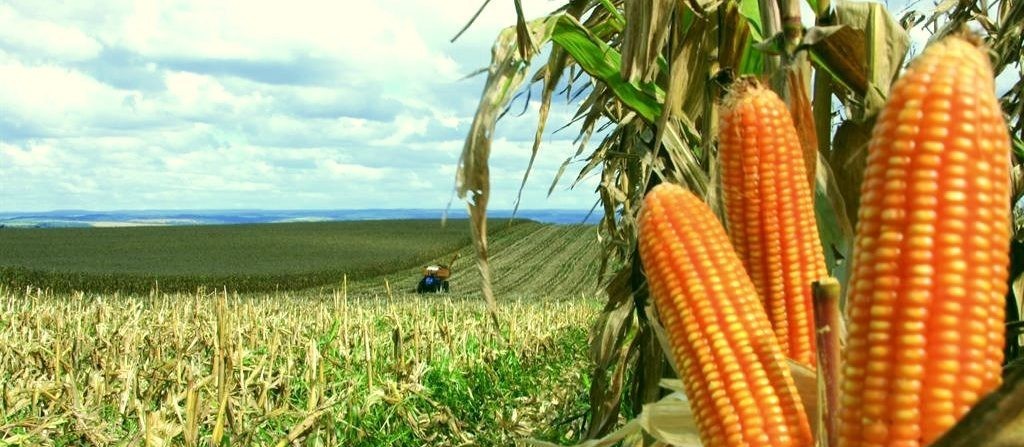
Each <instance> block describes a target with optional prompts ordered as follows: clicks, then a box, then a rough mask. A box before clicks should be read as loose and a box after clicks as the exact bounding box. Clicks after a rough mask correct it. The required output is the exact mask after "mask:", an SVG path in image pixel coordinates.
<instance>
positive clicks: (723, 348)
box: [639, 184, 812, 447]
mask: <svg viewBox="0 0 1024 447" xmlns="http://www.w3.org/2000/svg"><path fill="white" fill-rule="evenodd" d="M639 232H640V239H639V240H640V256H641V259H642V261H643V265H644V269H645V271H646V273H647V277H648V284H649V286H650V288H651V294H652V296H653V298H654V302H655V305H656V306H657V309H658V313H659V315H660V318H661V320H662V322H663V323H664V325H665V328H666V330H667V331H668V337H669V342H670V344H671V348H672V351H673V353H674V355H675V362H676V366H677V370H678V371H679V374H680V376H681V379H682V381H683V385H684V386H685V389H686V394H687V396H688V397H689V399H690V405H691V406H692V408H693V413H694V417H695V419H696V422H697V426H698V428H699V431H700V437H701V441H702V442H703V443H704V445H705V446H707V447H724V446H764V445H772V446H778V447H785V446H809V445H810V444H811V442H812V441H811V432H810V428H809V425H808V421H807V417H806V415H805V414H804V409H803V405H802V403H801V401H800V397H799V395H798V394H797V392H796V387H795V386H794V383H793V378H792V376H791V375H790V372H789V367H788V365H787V363H786V359H785V356H784V354H783V352H782V349H781V347H780V346H779V343H778V342H777V340H776V339H775V337H774V336H773V335H772V330H771V325H770V323H769V322H768V318H767V316H766V314H765V312H764V309H763V308H762V307H761V303H760V302H759V301H758V299H757V292H756V290H755V289H754V285H753V284H752V283H751V282H750V279H749V277H747V275H746V273H745V272H744V270H743V266H742V263H741V262H740V260H739V258H738V257H737V256H736V253H735V252H734V251H733V248H732V246H731V245H730V242H729V238H728V236H726V234H725V230H724V229H723V228H722V226H721V224H720V223H719V222H718V220H717V218H716V217H715V216H714V214H713V213H712V212H711V210H710V209H709V208H708V207H707V206H706V205H705V204H704V203H703V202H701V200H700V199H698V198H697V197H696V196H694V195H693V194H692V193H690V192H689V191H687V190H685V189H683V188H682V187H680V186H677V185H671V184H662V185H659V186H657V187H655V188H654V189H653V190H651V192H650V193H649V194H648V195H647V197H646V198H645V200H644V208H643V211H642V212H641V215H640V220H639Z"/></svg>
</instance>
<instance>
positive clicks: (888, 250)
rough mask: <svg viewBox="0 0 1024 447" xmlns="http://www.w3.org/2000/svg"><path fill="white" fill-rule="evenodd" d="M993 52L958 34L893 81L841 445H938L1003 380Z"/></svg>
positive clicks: (1002, 234)
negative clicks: (984, 49)
mask: <svg viewBox="0 0 1024 447" xmlns="http://www.w3.org/2000/svg"><path fill="white" fill-rule="evenodd" d="M994 91H995V86H994V82H993V75H992V69H991V67H990V65H989V62H988V57H987V56H986V54H985V53H984V52H983V51H981V50H980V49H979V48H978V47H977V46H976V45H975V44H973V43H971V42H969V41H967V40H965V39H963V38H960V37H949V38H946V39H943V40H942V41H940V42H938V43H936V44H933V45H931V46H930V47H928V49H926V50H925V51H924V53H923V54H921V56H920V57H918V58H917V60H916V61H914V63H913V64H911V66H910V67H909V68H908V69H907V71H906V72H905V73H904V74H903V75H902V77H901V78H900V79H899V80H898V81H897V82H896V83H895V85H894V86H893V89H892V92H891V96H890V98H889V100H888V103H887V104H886V106H885V108H884V109H883V110H882V111H881V113H880V114H879V116H878V122H877V123H876V124H875V128H874V133H873V135H872V138H871V143H870V145H869V147H868V161H867V170H866V171H865V175H864V183H863V186H862V188H861V205H860V211H859V215H858V225H857V235H856V239H855V246H854V259H853V265H852V267H853V276H852V278H851V280H850V284H851V289H850V298H849V300H850V307H849V315H848V317H849V320H850V326H849V337H848V341H847V351H846V353H845V357H846V363H845V366H844V369H843V384H842V398H841V411H840V430H839V436H840V443H839V445H841V446H847V447H855V446H856V447H859V446H920V445H928V444H930V443H931V442H932V441H934V440H936V439H937V438H938V437H939V436H941V435H942V434H943V433H944V432H945V431H946V430H947V429H949V428H950V427H951V426H952V425H953V424H954V423H956V421H957V420H958V419H959V418H961V417H962V416H963V415H964V413H966V412H967V411H968V409H970V408H971V406H972V405H973V404H974V403H975V402H976V401H977V400H978V399H979V398H980V397H982V396H984V395H985V394H986V393H988V392H990V391H991V390H993V389H994V388H996V387H997V386H998V385H999V383H1000V370H1001V368H1000V365H1001V362H1002V358H1003V355H1002V347H1003V318H1004V315H1003V314H1004V307H1003V306H1004V301H1003V299H1004V298H1003V297H1004V295H1005V293H1006V281H1007V275H1008V273H1007V263H1008V255H1007V247H1008V246H1009V240H1010V216H1009V208H1008V205H1009V201H1010V195H1009V180H1008V178H1009V177H1008V172H1009V163H1010V159H1009V154H1010V141H1009V135H1008V131H1007V128H1006V123H1005V122H1004V121H1003V118H1002V114H1001V112H1000V109H999V104H998V103H997V101H996V99H995V95H994Z"/></svg>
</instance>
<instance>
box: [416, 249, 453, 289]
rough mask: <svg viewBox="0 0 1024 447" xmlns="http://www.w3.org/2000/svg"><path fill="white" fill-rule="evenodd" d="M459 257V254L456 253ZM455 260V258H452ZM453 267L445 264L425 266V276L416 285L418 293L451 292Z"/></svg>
mask: <svg viewBox="0 0 1024 447" xmlns="http://www.w3.org/2000/svg"><path fill="white" fill-rule="evenodd" d="M456 258H458V255H456ZM452 261H453V262H455V258H453V259H452ZM450 277H452V268H451V267H449V266H447V265H444V264H431V265H428V266H424V267H423V277H422V278H420V282H419V283H418V284H417V285H416V293H417V294H428V293H437V292H449V278H450Z"/></svg>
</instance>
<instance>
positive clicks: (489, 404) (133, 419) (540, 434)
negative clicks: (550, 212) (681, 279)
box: [0, 221, 603, 446]
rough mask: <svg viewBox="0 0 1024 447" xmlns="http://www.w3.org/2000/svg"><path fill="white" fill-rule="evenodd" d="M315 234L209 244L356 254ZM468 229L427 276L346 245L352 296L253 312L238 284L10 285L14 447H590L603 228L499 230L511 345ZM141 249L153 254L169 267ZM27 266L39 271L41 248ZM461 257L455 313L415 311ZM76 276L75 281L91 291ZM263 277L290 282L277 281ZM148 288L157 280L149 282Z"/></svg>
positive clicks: (331, 295)
mask: <svg viewBox="0 0 1024 447" xmlns="http://www.w3.org/2000/svg"><path fill="white" fill-rule="evenodd" d="M377 224H378V225H379V223H377ZM407 225H408V227H403V226H399V228H408V230H409V231H408V232H407V233H406V234H407V235H409V236H408V237H407V238H405V239H404V240H406V241H409V240H414V239H416V234H417V233H416V231H415V230H416V228H415V224H414V223H407ZM456 225H465V224H464V222H463V223H458V222H457V223H456ZM268 227H273V225H271V226H268ZM313 227H316V228H318V229H320V230H321V231H323V233H320V236H315V235H300V234H298V233H301V232H300V231H297V230H296V231H293V230H294V228H288V227H287V226H286V227H283V228H249V227H244V226H239V227H230V228H209V229H205V228H190V230H207V231H200V232H199V233H201V234H205V235H208V237H209V235H210V234H212V233H211V232H213V233H216V231H221V232H227V230H232V229H237V230H238V231H239V232H240V233H242V234H248V235H260V236H263V237H268V235H274V236H275V237H276V238H278V240H277V241H264V242H262V243H263V244H265V245H264V247H276V248H278V249H281V250H288V251H289V252H291V253H303V252H308V251H309V250H301V249H295V248H292V247H287V246H286V245H287V244H286V243H284V242H282V241H283V240H285V239H287V238H286V237H285V236H286V235H288V236H289V237H290V238H292V239H291V240H296V241H305V242H304V243H306V244H310V245H312V244H313V243H312V242H310V241H311V240H313V239H316V238H317V237H328V236H332V237H338V236H337V235H336V234H335V233H333V232H331V231H328V228H330V227H331V225H326V226H319V225H313V226H309V227H304V228H313ZM364 228H369V227H364ZM375 228H377V229H378V231H376V232H373V231H372V230H373V228H370V231H369V232H367V233H364V234H363V235H361V236H358V237H357V236H355V235H354V233H350V234H349V236H348V237H349V238H350V239H349V240H350V241H354V242H353V243H355V244H358V245H357V247H364V248H365V247H382V246H400V245H401V244H398V243H397V241H383V240H380V239H382V238H396V239H397V236H394V234H392V233H387V232H384V231H380V229H381V228H385V227H379V226H378V227H375ZM433 228H435V229H436V227H433ZM455 228H458V227H457V226H453V229H452V232H451V234H450V235H449V236H450V238H449V241H451V243H452V246H448V245H445V244H443V243H440V242H437V241H435V242H434V243H436V244H437V245H434V246H433V247H434V248H432V250H434V251H433V252H431V251H430V249H425V251H424V252H423V253H422V255H420V254H417V253H416V252H415V251H407V252H405V253H411V254H409V255H408V258H406V259H408V262H405V263H404V264H403V263H398V262H395V263H394V266H393V267H392V268H391V269H390V270H388V269H387V266H386V265H385V266H384V267H374V266H370V267H367V266H365V265H363V264H361V262H369V261H371V260H373V261H376V260H377V259H378V258H376V257H373V256H370V254H372V253H371V252H370V251H366V250H365V249H364V250H362V251H361V250H360V249H351V250H346V249H345V244H343V243H340V242H336V243H337V244H338V245H336V247H338V250H337V251H338V252H339V253H340V255H339V256H338V257H337V258H336V259H334V260H333V261H334V262H335V263H336V264H334V267H335V268H341V269H345V270H347V271H350V272H353V273H352V274H349V275H347V281H342V280H340V279H332V280H331V281H330V282H328V283H325V284H319V285H317V286H316V287H311V288H303V289H297V290H280V291H273V292H247V293H238V292H231V290H232V289H233V288H232V287H231V285H230V284H228V286H227V288H228V292H226V293H225V292H224V291H223V289H207V291H199V292H197V291H191V292H169V291H167V290H165V289H161V290H160V291H156V290H151V289H148V288H147V289H146V290H144V291H141V292H138V293H134V292H130V291H127V292H126V291H120V290H119V291H116V292H102V291H84V292H83V291H79V292H66V291H52V290H49V291H48V290H41V289H39V288H28V287H23V286H20V285H18V286H17V287H12V286H11V285H0V308H2V309H3V312H0V445H25V446H28V445H157V446H159V445H185V446H198V445H272V446H285V445H305V446H321V445H352V446H391V445H396V446H420V445H484V446H505V445H519V444H522V443H523V440H525V439H528V438H533V439H541V440H546V441H549V442H555V443H560V444H566V443H572V442H573V441H576V440H578V439H579V436H580V433H581V430H582V428H583V427H584V424H585V420H586V415H587V410H588V408H589V407H588V405H589V404H588V394H587V393H588V387H587V383H588V380H589V372H590V369H591V368H592V366H591V363H590V361H589V358H588V352H589V351H588V347H587V339H588V329H589V326H590V325H591V324H592V323H593V319H594V318H595V317H596V316H597V314H598V313H599V312H600V309H601V304H602V302H603V299H602V298H601V297H600V296H599V293H598V292H597V291H596V287H595V286H596V284H597V278H596V274H597V266H598V261H597V260H598V252H599V249H598V245H597V237H596V228H595V227H592V226H581V225H570V226H556V225H545V224H539V223H535V222H524V223H517V224H515V225H506V222H505V221H497V222H493V223H492V228H491V229H492V231H491V233H490V251H491V263H490V266H491V269H492V276H493V278H494V283H495V293H496V295H497V299H498V301H499V315H500V321H501V325H502V330H501V336H498V335H497V334H496V333H495V332H494V331H493V330H492V329H491V326H490V319H489V318H488V317H487V313H486V310H485V306H484V303H483V300H482V299H481V298H480V294H479V292H478V287H479V273H478V271H477V268H476V266H475V261H474V254H473V248H472V246H471V245H470V244H469V243H468V239H465V234H467V233H468V229H466V228H465V227H464V226H463V227H462V231H465V233H461V234H460V233H459V232H458V231H456V230H455ZM129 230H131V231H129ZM137 230H138V229H137V228H127V229H117V230H116V231H114V230H103V231H102V232H103V233H108V232H110V234H104V235H103V237H106V238H108V239H106V240H107V243H111V244H114V245H115V246H120V247H122V248H121V249H123V247H124V246H125V245H126V244H124V243H121V244H120V245H118V243H117V241H119V240H120V239H118V238H117V237H115V236H116V233H118V232H129V233H133V232H135V231H137ZM161 230H168V229H166V228H164V229H161ZM214 230H216V231H214ZM257 230H265V231H257ZM5 231H6V230H5ZM47 231H50V230H47ZM85 231H91V230H85ZM254 231H255V233H253V232H254ZM446 231H447V230H446ZM158 233H159V232H158ZM443 233H444V232H441V234H443ZM10 234H11V233H7V234H6V235H5V236H4V237H8V238H10V237H11V236H10ZM25 234H29V233H25ZM47 234H60V233H59V232H57V233H47V232H39V233H35V234H32V235H31V236H32V237H34V238H37V239H35V240H34V241H32V242H33V243H35V244H38V246H47V245H48V244H47V243H46V242H47V241H46V240H45V238H44V237H43V236H45V235H47ZM165 234H166V233H165ZM61 235H62V236H63V235H64V234H61ZM17 237H23V238H27V237H26V236H22V235H17ZM153 237H154V239H152V240H158V241H159V240H163V241H166V239H165V238H161V237H157V236H153ZM220 237H222V238H223V239H224V240H234V241H240V240H243V239H244V238H243V237H241V236H239V235H237V234H236V235H229V234H223V233H222V234H221V235H220ZM460 238H463V239H460ZM439 239H440V238H439ZM6 240H14V238H11V239H6ZM23 240H24V239H23ZM207 240H208V241H209V239H207ZM180 242H181V243H180V244H179V248H178V249H177V250H178V251H177V253H182V252H183V251H182V250H183V248H182V247H192V248H190V249H189V250H192V253H194V254H195V256H196V257H197V259H205V261H198V260H197V261H196V262H212V261H211V260H212V259H225V258H224V257H218V256H220V255H214V254H212V253H207V252H208V251H212V250H221V249H223V250H234V253H235V254H236V256H242V254H243V253H247V254H248V255H249V256H258V255H260V254H261V252H259V251H258V250H256V251H253V250H255V249H252V248H249V249H248V250H250V251H248V252H246V251H245V250H243V249H241V248H238V247H227V246H225V245H224V244H223V243H222V244H220V245H218V244H214V243H208V244H200V243H197V242H195V241H191V240H189V238H188V237H187V236H185V237H183V238H182V241H180ZM62 243H72V242H69V241H68V240H64V241H62ZM92 243H93V244H94V245H92V247H95V249H96V250H97V254H98V256H96V257H95V258H91V257H90V256H88V254H89V252H88V251H86V250H84V249H83V248H82V245H78V246H76V247H77V248H74V249H68V253H69V255H70V254H74V256H76V257H77V259H78V261H76V262H78V263H81V264H80V265H90V266H92V267H93V268H94V269H95V268H97V266H101V265H106V266H107V267H106V268H110V267H109V266H110V265H114V264H116V263H111V259H113V260H114V261H116V256H114V255H112V254H110V251H109V250H107V251H104V250H103V247H104V246H103V244H102V243H99V242H92ZM49 244H53V245H57V246H59V244H58V243H57V242H53V241H51V242H50V243H49ZM136 244H137V245H135V247H136V249H137V250H138V251H137V252H145V251H147V249H148V248H149V247H147V246H146V245H145V244H142V243H140V242H136ZM388 244H391V245H388ZM310 245H306V247H309V246H310ZM204 247H205V248H204ZM264 249H266V248H264ZM20 250H23V251H22V256H25V254H24V250H25V248H24V246H22V248H20ZM51 250H52V251H51V253H57V254H59V253H60V251H59V250H58V249H56V248H53V249H51ZM121 253H122V254H124V253H126V252H121ZM454 253H458V254H459V255H460V258H459V260H458V261H457V262H456V263H455V264H454V266H453V276H452V278H451V281H452V287H453V293H450V294H428V295H416V294H414V293H410V292H409V290H410V289H412V287H413V285H414V284H415V282H416V281H417V280H418V279H419V277H420V275H421V271H420V269H421V264H422V263H424V262H429V261H437V260H444V261H447V260H449V259H450V256H451V255H453V254H454ZM100 255H101V256H100ZM346 255H347V256H349V257H348V258H346ZM112 256H114V257H113V258H111V257H112ZM357 256H361V258H358V257H357ZM29 258H31V257H28V258H25V259H29ZM100 258H102V262H101V261H99V260H96V259H100ZM398 258H399V257H398V256H396V257H395V258H392V259H398ZM35 259H37V260H38V259H39V257H37V258H35ZM277 259H283V258H277ZM5 262H9V261H6V260H5ZM225 262H228V261H225ZM126 264H127V262H126ZM75 265H79V264H75V263H71V262H68V263H66V264H63V268H65V269H67V270H65V272H74V271H73V270H70V269H71V268H73V267H74V266H75ZM149 265H150V268H151V269H158V268H159V269H170V267H169V266H163V265H160V263H158V262H153V261H150V264H149ZM233 265H236V266H237V265H244V263H238V262H236V263H235V264H233ZM375 265H376V264H375ZM41 266H43V265H42V264H36V265H34V267H36V268H39V267H41ZM154 266H155V267H154ZM176 268H181V270H177V271H178V272H192V271H194V272H199V273H200V274H202V273H203V271H202V270H199V269H196V270H187V268H188V267H187V266H184V267H176ZM236 268H238V267H236ZM261 268H263V269H264V270H262V271H260V272H262V273H263V274H264V275H271V276H272V275H273V274H274V271H273V269H272V266H270V265H269V264H264V266H263V267H261ZM133 269H134V271H136V272H140V273H141V274H142V275H148V274H151V273H152V272H150V271H147V270H145V269H142V268H141V264H138V263H137V265H135V266H133ZM382 269H383V271H382ZM126 270H127V269H126ZM94 271H95V270H94ZM101 271H102V270H101ZM161 271H162V272H165V273H166V271H167V270H161ZM293 271H294V272H296V274H301V273H302V272H303V270H302V269H296V270H293ZM306 271H309V270H306ZM218 272H219V274H224V275H232V274H237V272H233V271H230V270H228V269H222V270H219V271H218ZM360 272H361V273H360ZM104 274H109V275H111V276H110V277H111V278H114V279H116V278H117V277H118V276H117V275H123V274H112V273H109V272H107V273H104ZM342 277H345V276H342ZM217 290H219V291H217Z"/></svg>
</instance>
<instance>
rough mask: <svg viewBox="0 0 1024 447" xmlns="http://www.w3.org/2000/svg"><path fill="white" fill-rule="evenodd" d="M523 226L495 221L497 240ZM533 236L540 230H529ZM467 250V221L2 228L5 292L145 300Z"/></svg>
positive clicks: (296, 285) (329, 279)
mask: <svg viewBox="0 0 1024 447" xmlns="http://www.w3.org/2000/svg"><path fill="white" fill-rule="evenodd" d="M524 222H525V221H512V222H510V221H508V220H494V221H492V222H491V223H490V226H491V227H492V228H494V229H495V230H494V232H495V233H496V237H500V233H501V232H503V231H508V230H510V228H511V227H514V226H516V225H520V224H524ZM526 224H527V225H528V226H529V227H530V228H538V227H541V226H542V225H540V224H537V223H526ZM470 244H471V241H470V237H469V224H468V221H467V220H464V219H461V220H450V221H448V222H447V224H446V225H443V226H442V225H441V222H440V221H437V220H396V221H365V222H318V223H288V224H270V225H211V226H185V227H132V228H54V229H14V228H4V229H0V247H3V255H2V256H0V277H2V282H3V283H6V284H7V285H8V286H11V287H24V286H36V287H41V288H48V289H52V290H57V291H74V290H87V291H107V292H113V291H120V292H136V293H144V292H147V291H149V290H151V289H154V288H155V287H156V286H157V285H159V288H160V289H161V290H166V291H195V290H196V289H197V288H198V287H200V286H205V287H207V288H221V287H228V288H229V290H238V291H271V290H293V289H300V288H308V287H314V286H320V285H325V284H329V283H333V282H338V281H340V280H341V279H342V277H343V276H344V275H348V276H349V277H367V276H373V275H380V274H384V273H388V272H392V271H394V270H396V269H399V268H406V267H412V266H416V265H419V264H422V263H425V262H431V261H437V260H441V259H444V258H447V257H450V256H451V254H452V253H454V252H456V251H458V250H460V249H462V248H465V247H467V246H469V245H470Z"/></svg>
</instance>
